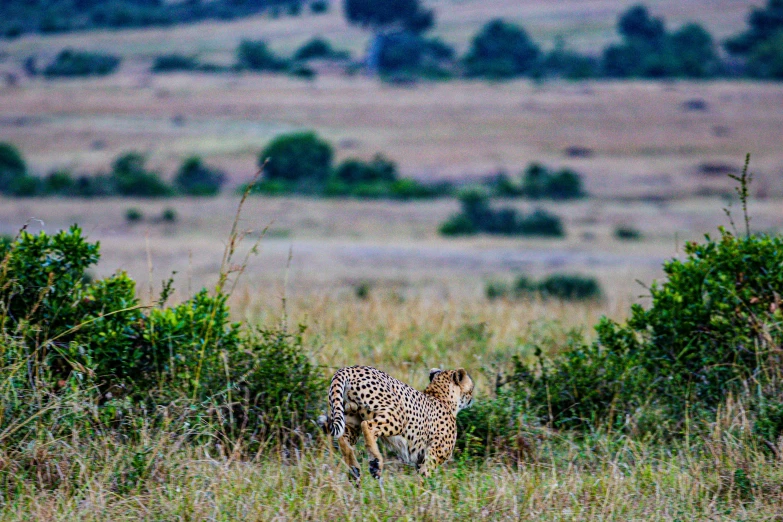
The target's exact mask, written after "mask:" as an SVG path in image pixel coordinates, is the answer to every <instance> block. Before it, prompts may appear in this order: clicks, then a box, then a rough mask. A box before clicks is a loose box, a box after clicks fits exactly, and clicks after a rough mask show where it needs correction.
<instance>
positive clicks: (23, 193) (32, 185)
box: [8, 175, 43, 197]
mask: <svg viewBox="0 0 783 522" xmlns="http://www.w3.org/2000/svg"><path fill="white" fill-rule="evenodd" d="M42 188H43V187H42V185H41V180H40V178H38V177H36V176H28V175H24V176H20V177H18V178H16V179H14V180H13V182H11V187H10V188H9V190H8V192H9V194H11V195H13V196H17V197H31V196H37V195H38V194H40V193H41V190H42Z"/></svg>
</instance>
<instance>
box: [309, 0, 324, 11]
mask: <svg viewBox="0 0 783 522" xmlns="http://www.w3.org/2000/svg"><path fill="white" fill-rule="evenodd" d="M310 11H312V13H313V14H324V13H326V12H327V11H329V2H328V1H327V0H315V1H314V2H310Z"/></svg>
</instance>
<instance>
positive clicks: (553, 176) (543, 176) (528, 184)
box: [520, 163, 585, 200]
mask: <svg viewBox="0 0 783 522" xmlns="http://www.w3.org/2000/svg"><path fill="white" fill-rule="evenodd" d="M520 192H521V194H522V195H524V196H526V197H528V198H530V199H544V198H548V199H558V200H563V199H577V198H581V197H583V196H584V195H585V192H584V189H583V188H582V178H581V177H580V176H579V174H577V173H576V172H574V171H573V170H570V169H561V170H559V171H557V172H553V171H550V170H549V169H547V168H546V167H544V166H543V165H541V164H538V163H531V164H530V165H529V166H528V167H527V169H526V170H525V172H524V175H523V178H522V187H521V191H520Z"/></svg>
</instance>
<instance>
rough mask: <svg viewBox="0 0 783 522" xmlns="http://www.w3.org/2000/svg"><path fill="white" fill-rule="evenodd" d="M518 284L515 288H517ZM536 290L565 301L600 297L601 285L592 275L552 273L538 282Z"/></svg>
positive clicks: (546, 295)
mask: <svg viewBox="0 0 783 522" xmlns="http://www.w3.org/2000/svg"><path fill="white" fill-rule="evenodd" d="M519 286H520V285H519V284H518V285H517V288H519ZM538 291H539V292H540V293H541V295H543V296H544V297H553V298H555V299H562V300H567V301H573V300H585V299H597V298H599V297H601V286H600V285H599V284H598V281H597V280H596V279H595V278H593V277H585V276H581V275H577V274H554V275H551V276H548V277H546V278H545V279H544V280H543V281H541V282H540V283H539V284H538Z"/></svg>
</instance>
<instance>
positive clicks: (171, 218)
mask: <svg viewBox="0 0 783 522" xmlns="http://www.w3.org/2000/svg"><path fill="white" fill-rule="evenodd" d="M160 220H161V221H163V222H164V223H176V222H177V211H176V210H174V209H173V208H170V207H169V208H164V209H163V214H161V216H160Z"/></svg>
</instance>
